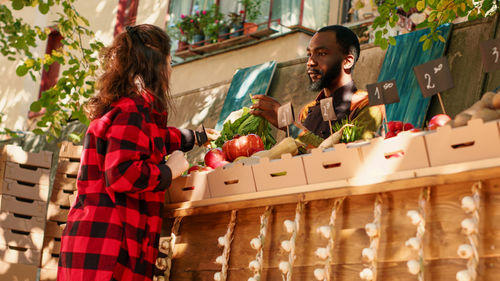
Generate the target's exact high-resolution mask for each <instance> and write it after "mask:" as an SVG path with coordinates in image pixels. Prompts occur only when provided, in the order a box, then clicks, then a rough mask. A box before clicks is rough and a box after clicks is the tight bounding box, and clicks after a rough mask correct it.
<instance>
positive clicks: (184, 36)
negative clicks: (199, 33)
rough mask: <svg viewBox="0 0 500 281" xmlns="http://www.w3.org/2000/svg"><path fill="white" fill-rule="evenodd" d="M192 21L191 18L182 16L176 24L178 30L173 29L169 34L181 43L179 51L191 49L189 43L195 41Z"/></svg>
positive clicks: (178, 47) (178, 46)
mask: <svg viewBox="0 0 500 281" xmlns="http://www.w3.org/2000/svg"><path fill="white" fill-rule="evenodd" d="M191 20H192V19H191V17H189V16H186V15H183V14H181V20H180V21H178V22H177V23H176V24H175V27H177V30H173V29H171V30H172V32H171V33H169V34H171V36H172V37H173V38H174V39H177V40H178V41H179V42H178V45H177V51H182V50H185V49H187V48H188V47H189V42H191V40H193V31H192V29H193V27H192V24H191Z"/></svg>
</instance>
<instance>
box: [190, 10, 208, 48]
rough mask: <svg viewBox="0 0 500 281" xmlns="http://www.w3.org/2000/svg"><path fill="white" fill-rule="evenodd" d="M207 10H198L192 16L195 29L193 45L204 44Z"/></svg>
mask: <svg viewBox="0 0 500 281" xmlns="http://www.w3.org/2000/svg"><path fill="white" fill-rule="evenodd" d="M206 14H207V11H205V10H203V11H201V12H200V11H196V13H195V14H194V15H193V16H192V17H191V20H190V22H191V24H192V31H193V45H195V46H202V45H203V43H204V41H205V34H204V33H203V30H204V29H205V27H206V25H207V21H206V17H205V15H206Z"/></svg>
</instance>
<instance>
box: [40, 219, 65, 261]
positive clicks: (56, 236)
mask: <svg viewBox="0 0 500 281" xmlns="http://www.w3.org/2000/svg"><path fill="white" fill-rule="evenodd" d="M64 226H65V225H64V224H61V223H58V222H55V221H47V225H46V228H45V236H44V240H43V252H50V253H55V254H58V253H59V252H60V251H61V236H62V232H63V228H64Z"/></svg>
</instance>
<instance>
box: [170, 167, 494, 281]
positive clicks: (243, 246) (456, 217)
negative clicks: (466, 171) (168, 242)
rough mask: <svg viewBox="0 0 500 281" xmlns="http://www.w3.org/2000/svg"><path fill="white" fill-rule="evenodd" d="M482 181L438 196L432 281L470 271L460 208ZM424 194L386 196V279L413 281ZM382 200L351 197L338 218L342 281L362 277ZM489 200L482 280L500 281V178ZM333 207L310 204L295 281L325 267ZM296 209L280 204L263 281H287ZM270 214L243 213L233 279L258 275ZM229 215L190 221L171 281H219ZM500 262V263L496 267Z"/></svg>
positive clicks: (488, 188) (427, 245) (430, 234)
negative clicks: (252, 265)
mask: <svg viewBox="0 0 500 281" xmlns="http://www.w3.org/2000/svg"><path fill="white" fill-rule="evenodd" d="M474 182H475V180H472V181H463V182H461V183H449V184H443V185H438V186H434V187H432V189H431V201H430V210H429V214H428V223H427V234H426V236H425V240H424V250H425V259H426V264H427V266H428V267H429V268H428V270H429V271H428V274H430V276H429V277H428V278H432V279H429V280H454V279H453V278H454V275H455V273H456V271H458V270H461V269H464V268H465V264H466V261H465V260H460V259H457V253H456V251H457V248H458V246H459V245H460V244H462V243H466V242H467V240H466V238H465V236H464V235H463V234H461V229H460V222H461V221H462V219H464V218H465V217H467V215H466V214H465V213H464V212H463V210H462V209H461V207H460V200H461V198H462V197H463V196H466V195H470V194H471V186H472V184H473V183H474ZM419 193H420V188H412V189H406V190H400V191H392V192H387V193H384V195H383V209H382V219H381V222H382V231H381V233H382V234H381V241H380V248H379V261H380V263H379V266H381V267H382V270H381V273H380V274H382V279H381V280H413V279H410V278H412V277H411V276H410V275H408V274H407V269H406V261H407V260H408V259H410V258H415V253H413V252H412V251H410V250H409V249H407V248H406V247H405V246H404V244H405V242H406V240H407V239H408V238H410V237H413V236H414V235H415V233H416V227H415V226H413V225H412V224H411V223H410V221H409V219H408V218H407V217H406V212H407V211H408V210H411V209H416V208H417V205H418V202H417V201H418V196H419ZM374 198H375V195H374V194H363V195H358V196H350V197H348V198H347V199H346V200H345V201H344V204H343V206H342V208H341V212H340V213H339V215H338V216H337V225H338V226H339V228H340V229H339V230H338V232H337V237H338V241H337V244H336V247H335V256H334V259H333V264H334V265H335V268H336V269H335V271H336V275H335V276H336V277H337V279H335V280H357V279H358V278H359V277H358V276H359V271H361V269H362V265H361V261H360V259H361V251H362V249H363V248H365V247H368V245H369V239H368V237H367V235H366V233H365V231H364V225H365V224H366V223H369V222H371V221H372V219H373V202H374ZM481 198H482V204H481V209H480V214H481V224H480V233H481V239H480V242H479V245H480V252H479V253H480V256H481V257H482V259H481V262H480V272H481V273H480V274H482V277H480V278H479V279H478V280H496V279H491V278H492V277H493V276H496V275H495V274H498V273H499V270H500V269H499V268H496V267H500V265H499V264H498V261H499V260H500V259H499V258H500V248H499V245H500V224H498V223H497V222H498V221H500V177H498V174H497V178H496V179H493V180H485V181H484V182H483V192H482V194H481ZM333 202H334V200H332V199H321V200H314V201H310V202H308V203H307V205H306V208H305V210H304V213H303V216H302V223H301V226H300V231H299V234H298V238H297V253H296V254H297V261H296V265H297V268H296V269H294V271H295V270H296V271H295V272H296V275H294V276H295V277H294V280H312V276H313V275H312V274H313V270H314V268H315V267H318V266H319V265H320V264H321V262H320V261H319V260H318V258H317V257H315V255H314V251H315V250H316V248H318V247H324V246H326V243H327V241H326V240H324V239H323V238H322V237H320V236H319V234H317V233H316V229H317V227H319V226H322V225H326V224H328V221H329V216H330V212H331V208H332V207H333ZM295 206H296V204H295V203H294V204H284V205H275V211H274V212H273V214H272V216H271V218H270V227H269V232H268V239H267V242H266V243H267V244H265V245H264V268H265V270H264V272H265V273H264V276H263V279H262V280H280V279H279V278H280V277H279V272H278V270H277V268H278V265H279V262H280V261H282V260H285V259H286V258H287V255H286V254H285V253H284V252H283V250H281V249H280V243H281V241H282V240H286V239H288V238H289V234H288V233H286V232H285V230H284V228H283V221H284V220H285V219H293V217H294V214H295ZM263 212H264V208H263V207H258V208H246V209H241V210H239V211H238V215H237V222H236V227H235V230H234V240H233V242H232V245H231V258H230V264H229V265H230V273H229V280H245V279H244V278H248V277H249V276H250V271H249V270H248V269H247V266H248V263H249V262H250V261H251V260H253V259H254V258H255V254H256V251H255V250H253V249H251V247H250V245H249V242H250V240H251V239H252V238H254V237H256V236H257V235H258V232H259V224H260V222H259V216H260V215H261V214H262V213H263ZM229 216H230V212H219V213H213V214H201V215H193V216H188V217H185V218H184V219H183V220H182V223H181V227H180V231H179V236H177V237H178V240H177V244H176V247H175V252H174V260H173V268H172V278H171V280H211V278H212V276H213V273H215V272H216V271H217V270H219V269H220V265H217V264H215V263H214V261H215V259H216V257H217V256H218V255H220V254H221V252H222V250H221V249H220V248H218V247H217V237H219V236H222V235H224V233H225V231H226V227H227V222H228V221H229ZM170 223H171V220H167V222H166V225H167V226H168V225H169V224H170ZM200 233H203V235H200ZM200 249H203V251H204V254H203V255H199V250H200ZM493 262H496V263H497V264H492V263H493ZM443 268H446V269H445V270H443ZM393 275H394V276H393ZM450 276H451V277H450ZM379 277H380V276H379ZM190 278H193V279H190ZM481 278H485V279H481ZM415 280H416V279H415Z"/></svg>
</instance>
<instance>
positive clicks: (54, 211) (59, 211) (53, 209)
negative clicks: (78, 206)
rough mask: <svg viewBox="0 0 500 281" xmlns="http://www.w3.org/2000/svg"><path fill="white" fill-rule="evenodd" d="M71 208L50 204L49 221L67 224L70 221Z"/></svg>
mask: <svg viewBox="0 0 500 281" xmlns="http://www.w3.org/2000/svg"><path fill="white" fill-rule="evenodd" d="M69 209H70V207H68V206H62V205H57V204H49V207H48V209H47V220H50V221H56V222H66V221H67V220H68V214H69Z"/></svg>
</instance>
